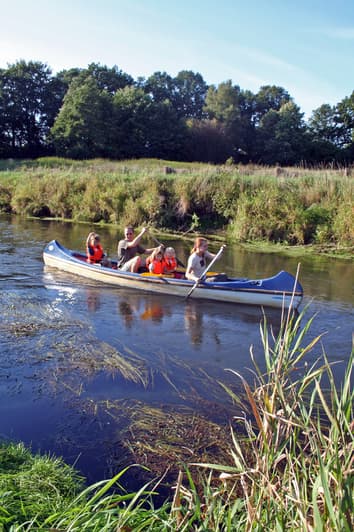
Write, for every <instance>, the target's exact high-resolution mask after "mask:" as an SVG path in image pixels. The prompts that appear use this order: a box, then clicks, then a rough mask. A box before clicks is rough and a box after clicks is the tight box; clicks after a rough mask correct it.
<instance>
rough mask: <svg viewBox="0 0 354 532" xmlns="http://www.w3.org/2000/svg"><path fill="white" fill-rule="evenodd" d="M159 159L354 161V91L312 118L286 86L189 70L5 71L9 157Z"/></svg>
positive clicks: (0, 96)
mask: <svg viewBox="0 0 354 532" xmlns="http://www.w3.org/2000/svg"><path fill="white" fill-rule="evenodd" d="M45 155H58V156H62V157H70V158H73V159H90V158H97V157H103V158H111V159H117V160H119V159H129V158H141V157H150V158H159V159H170V160H177V161H178V160H183V161H200V162H211V163H217V164H220V163H225V162H226V161H230V162H234V163H245V164H246V163H250V162H253V163H258V164H265V165H274V164H278V165H295V164H309V165H312V164H323V163H324V164H340V165H348V164H351V163H353V160H354V91H353V92H352V94H351V95H350V96H348V97H345V98H343V100H341V101H340V102H339V103H338V104H337V105H334V106H331V105H329V104H326V103H325V104H323V105H321V106H320V107H319V108H318V109H315V110H314V111H313V112H312V114H311V116H310V118H309V119H308V120H307V121H306V120H305V119H304V113H302V112H301V110H300V108H299V106H298V105H296V104H295V102H294V100H293V98H292V97H291V96H290V94H289V93H288V92H287V91H286V90H285V89H284V88H282V87H278V86H274V85H266V86H263V87H261V88H260V89H259V91H258V92H257V93H253V92H251V91H250V90H244V89H241V88H240V87H239V86H238V85H233V83H232V82H231V81H230V80H228V81H224V82H222V83H220V84H219V85H218V86H215V85H208V84H207V83H206V82H205V81H204V79H203V77H202V75H201V74H199V73H194V72H192V71H189V70H183V71H181V72H179V73H178V74H177V76H175V77H172V76H170V75H169V74H167V73H166V72H155V73H154V74H152V75H151V76H150V77H148V78H138V79H136V80H134V79H133V77H132V76H130V75H129V74H127V73H125V72H123V71H122V70H120V69H119V68H118V67H117V66H113V67H112V68H110V67H107V66H104V65H100V64H97V63H91V64H90V65H88V67H87V68H84V69H82V68H72V69H69V70H63V71H61V72H59V73H57V74H56V75H53V73H52V70H51V68H50V67H49V66H48V65H47V64H44V63H42V62H35V61H29V62H25V61H23V60H20V61H18V62H16V63H15V64H12V65H8V67H7V68H6V69H0V158H2V159H4V158H35V157H39V156H45Z"/></svg>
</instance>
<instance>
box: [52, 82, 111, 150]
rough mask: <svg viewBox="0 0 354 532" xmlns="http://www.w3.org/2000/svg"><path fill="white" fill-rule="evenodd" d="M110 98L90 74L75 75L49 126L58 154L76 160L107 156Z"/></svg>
mask: <svg viewBox="0 0 354 532" xmlns="http://www.w3.org/2000/svg"><path fill="white" fill-rule="evenodd" d="M111 116H112V98H111V96H110V95H109V94H108V93H107V92H106V91H104V90H100V88H99V87H98V84H97V81H96V80H95V79H94V78H93V77H92V76H87V77H86V78H85V79H84V80H82V79H81V77H80V76H77V77H75V78H74V79H73V81H72V82H71V84H70V86H69V89H68V92H67V93H66V95H65V97H64V103H63V106H62V108H61V110H60V112H59V115H58V117H57V119H56V121H55V123H54V126H53V127H52V129H51V139H52V141H53V144H54V146H55V149H56V152H57V154H58V155H62V156H66V157H72V158H77V159H86V158H93V157H104V156H107V139H108V138H109V131H110V124H111Z"/></svg>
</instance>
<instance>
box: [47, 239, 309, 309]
mask: <svg viewBox="0 0 354 532" xmlns="http://www.w3.org/2000/svg"><path fill="white" fill-rule="evenodd" d="M43 260H44V263H45V265H46V266H50V267H53V268H57V269H59V270H62V271H65V272H69V273H73V274H76V275H80V276H82V277H86V278H88V279H92V280H95V281H99V282H102V283H106V284H110V285H114V286H117V287H125V288H134V289H136V290H143V291H145V292H153V293H158V294H169V295H172V296H180V297H187V295H188V294H189V292H190V291H191V288H192V287H193V286H194V284H195V283H194V282H193V281H189V280H188V279H185V278H183V277H182V278H174V277H170V276H161V275H153V274H146V273H145V274H144V273H131V272H123V271H120V270H119V269H117V264H116V263H115V262H112V265H111V266H110V267H104V266H101V265H100V264H90V263H88V262H87V260H86V255H84V254H82V253H80V252H78V251H73V250H70V249H67V248H65V247H64V246H62V245H61V244H59V242H58V241H57V240H52V241H51V242H49V243H48V244H47V245H46V246H45V248H44V250H43ZM214 277H215V276H214ZM302 296H303V289H302V286H301V284H300V283H299V282H298V281H297V280H296V279H295V277H294V276H293V275H291V274H290V273H288V272H286V271H281V272H279V273H277V274H276V275H274V276H273V277H269V278H266V279H247V278H242V279H238V278H227V280H222V281H218V282H216V281H213V280H212V278H210V280H207V281H204V282H201V283H200V284H199V285H198V287H197V288H196V289H195V290H194V291H193V292H192V294H191V295H190V298H191V299H207V300H212V301H223V302H228V303H244V304H247V305H260V306H269V307H275V308H289V307H290V306H291V307H292V308H294V309H296V308H297V307H298V306H299V305H300V303H301V300H302Z"/></svg>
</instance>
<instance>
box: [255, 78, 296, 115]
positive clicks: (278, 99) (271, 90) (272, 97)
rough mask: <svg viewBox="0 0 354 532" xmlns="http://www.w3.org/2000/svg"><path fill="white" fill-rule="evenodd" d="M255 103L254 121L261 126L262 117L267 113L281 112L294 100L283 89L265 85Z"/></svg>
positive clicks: (257, 95)
mask: <svg viewBox="0 0 354 532" xmlns="http://www.w3.org/2000/svg"><path fill="white" fill-rule="evenodd" d="M255 101H256V105H255V110H254V111H255V113H254V116H253V120H254V122H255V124H259V122H260V120H261V118H262V116H264V115H265V114H266V113H268V112H269V111H271V110H273V111H279V110H280V108H281V107H282V106H283V105H284V104H286V103H289V102H291V101H293V99H292V98H291V97H290V95H289V93H288V92H287V91H286V90H285V89H283V87H277V86H276V85H263V86H262V87H261V88H260V89H259V91H258V93H257V94H256V97H255Z"/></svg>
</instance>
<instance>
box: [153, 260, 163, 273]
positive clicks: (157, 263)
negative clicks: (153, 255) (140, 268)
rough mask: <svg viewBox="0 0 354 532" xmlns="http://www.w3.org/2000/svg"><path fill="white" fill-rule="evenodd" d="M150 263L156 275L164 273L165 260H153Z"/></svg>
mask: <svg viewBox="0 0 354 532" xmlns="http://www.w3.org/2000/svg"><path fill="white" fill-rule="evenodd" d="M150 264H152V272H151V273H156V275H161V274H162V273H163V261H162V260H157V259H154V260H151V261H150Z"/></svg>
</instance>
